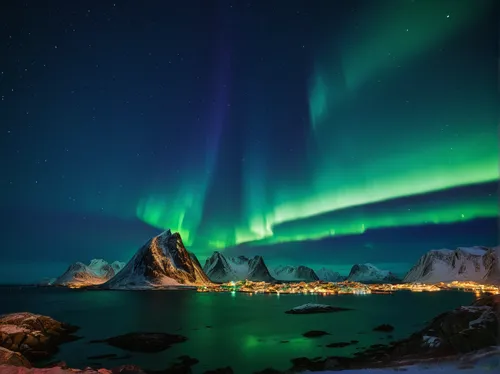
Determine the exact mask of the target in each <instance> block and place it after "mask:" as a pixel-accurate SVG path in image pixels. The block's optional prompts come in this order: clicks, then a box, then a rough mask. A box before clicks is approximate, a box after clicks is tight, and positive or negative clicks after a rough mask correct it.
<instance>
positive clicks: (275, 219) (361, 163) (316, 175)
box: [136, 0, 499, 253]
mask: <svg viewBox="0 0 500 374" xmlns="http://www.w3.org/2000/svg"><path fill="white" fill-rule="evenodd" d="M384 4H386V5H384V6H379V4H377V5H375V4H372V6H373V9H371V10H370V9H368V8H370V7H368V8H367V9H365V10H364V13H362V14H360V15H359V16H358V19H357V22H354V23H352V25H355V26H354V28H353V27H350V28H349V29H348V30H346V35H349V37H348V38H344V39H343V40H342V42H337V43H333V44H331V45H332V46H331V47H328V45H329V44H328V43H325V45H324V46H323V49H322V51H323V52H320V51H319V50H318V53H317V58H316V60H315V69H314V70H313V73H312V75H311V77H310V82H312V85H311V86H310V90H309V99H308V102H309V113H310V121H309V122H310V125H311V138H310V139H305V140H304V142H306V143H307V147H309V150H310V154H309V155H308V156H306V157H307V158H308V159H309V160H310V161H309V166H308V169H309V170H310V175H307V176H305V175H301V176H297V178H296V183H294V184H290V183H280V182H279V181H274V178H273V177H272V176H271V175H270V173H269V171H268V170H267V169H268V168H267V163H266V157H267V156H266V152H262V151H260V152H259V148H258V147H256V146H252V145H248V146H247V147H246V148H247V149H246V150H245V160H246V162H245V164H244V165H243V166H242V183H241V186H242V189H243V194H242V196H241V202H240V203H241V207H240V211H239V212H238V213H236V214H233V216H232V218H231V219H230V220H228V217H227V216H225V217H224V218H222V217H220V216H218V215H217V214H215V215H213V216H210V217H205V219H207V220H209V221H211V222H210V225H209V226H210V228H215V229H214V230H210V234H209V235H206V234H205V235H198V232H199V229H200V226H202V225H203V217H204V211H203V206H204V201H205V199H206V193H207V192H206V191H207V189H208V188H209V187H208V185H209V184H210V181H209V180H208V179H207V178H205V179H204V180H202V181H200V183H197V184H193V186H194V187H192V188H187V189H186V188H183V189H179V190H178V191H179V192H178V193H177V194H174V195H171V194H170V195H168V194H161V193H160V194H154V195H148V196H146V197H144V198H143V199H141V200H140V202H139V204H138V206H137V209H136V214H137V217H138V218H139V219H141V220H143V221H144V222H146V223H148V224H150V225H152V226H154V227H157V228H159V229H165V228H171V229H173V230H176V231H179V232H180V233H181V234H182V236H183V238H184V241H185V242H186V244H187V245H195V246H196V248H197V250H198V249H199V250H200V251H202V253H208V252H210V251H211V250H213V249H214V248H217V249H223V248H226V247H230V246H234V245H237V244H240V243H248V242H255V243H256V244H274V243H281V242H287V241H301V240H311V239H320V238H324V237H328V236H334V235H351V234H362V233H363V232H364V231H365V230H367V229H377V228H387V227H397V226H405V225H422V224H428V223H434V224H439V223H452V222H461V221H467V220H472V219H475V218H482V217H496V216H498V214H499V210H498V204H497V201H496V196H494V195H487V196H476V195H473V196H469V197H467V196H465V197H464V198H463V199H460V200H459V201H432V202H429V203H418V204H416V205H411V204H409V205H408V204H407V205H405V204H403V205H401V206H398V207H396V208H392V209H388V210H383V209H382V210H376V211H373V212H372V211H370V210H369V209H368V210H366V211H365V210H364V209H360V207H364V206H370V205H373V204H375V203H380V202H387V201H391V200H394V199H398V198H405V197H411V196H418V195H421V194H429V193H434V192H437V191H446V190H448V189H454V188H457V187H460V186H467V185H475V184H482V183H490V182H494V181H497V180H498V179H499V163H498V160H499V152H498V139H497V137H496V136H494V135H492V134H496V129H497V128H496V126H497V124H496V118H495V112H494V111H492V110H490V109H491V108H490V107H488V106H487V105H486V104H484V103H483V102H487V103H489V102H491V97H490V96H489V95H490V93H491V92H492V91H488V90H484V89H483V90H482V91H483V92H482V93H481V94H478V95H476V96H475V97H459V96H457V95H456V94H450V97H447V98H441V99H440V100H441V101H437V102H435V103H432V104H430V105H429V104H428V102H427V104H423V102H424V100H423V99H422V98H420V99H418V98H417V99H416V100H412V102H410V101H409V100H403V103H402V107H403V109H395V110H394V111H389V114H384V115H379V114H380V113H378V112H377V110H376V109H366V112H367V113H365V114H360V113H359V109H358V108H359V105H360V101H359V98H358V96H363V97H364V95H368V97H369V99H363V101H364V102H365V104H366V102H367V100H368V102H371V103H372V105H373V106H376V105H377V104H378V105H381V106H383V105H386V106H387V105H390V106H394V107H395V108H399V107H400V106H401V103H398V102H397V101H395V100H396V99H394V97H396V98H397V97H398V92H406V91H408V88H403V89H402V88H401V87H400V86H398V83H399V80H401V79H402V74H404V73H402V71H403V70H404V69H405V68H407V69H411V67H412V66H414V64H423V63H425V61H428V60H429V58H430V59H432V55H433V54H435V53H436V52H435V50H436V49H439V48H440V47H442V46H443V45H445V42H447V41H448V40H449V39H450V38H453V37H454V36H456V35H458V34H459V33H460V32H466V31H467V29H468V28H471V27H476V26H477V22H479V21H480V17H481V15H483V14H484V13H485V12H487V10H488V9H489V7H490V6H491V4H492V3H491V2H487V1H478V2H477V3H474V7H471V6H470V4H471V3H470V1H466V0H460V1H439V2H433V1H401V2H388V3H384ZM374 14H376V15H377V16H376V17H374V16H373V15H374ZM387 19H391V22H387ZM324 52H326V53H324ZM332 54H333V55H336V54H338V55H340V56H341V59H340V61H339V60H338V59H335V58H333V57H332ZM426 59H427V60H426ZM339 76H340V78H339ZM452 78H453V77H452V76H451V75H450V76H448V77H443V82H442V83H441V84H442V85H443V86H446V85H447V84H448V86H449V85H450V84H451V83H450V82H452V81H451V79H452ZM477 80H479V81H481V82H487V80H486V76H485V75H484V74H483V75H481V73H478V79H477ZM380 82H385V84H386V86H385V90H386V92H387V96H388V97H391V98H392V99H391V100H388V99H381V98H377V97H373V96H372V97H370V94H371V87H372V86H373V85H377V84H379V83H380ZM475 84H477V87H480V85H479V83H477V82H476V83H475ZM491 87H493V86H491ZM491 87H490V86H489V88H491ZM419 92H420V91H419ZM420 95H422V94H420ZM481 95H482V96H481ZM485 98H486V99H485ZM377 100H380V101H377ZM465 102H468V104H467V105H465ZM340 103H342V105H340ZM460 103H462V104H460ZM451 108H453V109H451ZM431 110H432V111H433V113H432V114H431ZM249 117H250V118H254V121H258V119H256V118H255V116H254V115H252V114H251V113H249ZM260 127H262V126H260ZM357 128H359V129H360V130H358V131H357V130H356V129H357ZM361 129H362V130H361ZM478 130H479V131H478ZM389 134H390V135H389ZM311 139H313V140H311ZM269 157H271V156H270V155H269ZM274 157H276V156H274ZM277 157H280V156H279V155H278V156H277ZM198 179H199V178H198ZM228 204H230V203H229V202H228ZM221 209H223V210H224V211H226V210H228V209H230V207H227V206H221ZM206 231H207V230H205V232H206Z"/></svg>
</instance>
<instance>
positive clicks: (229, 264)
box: [203, 252, 275, 283]
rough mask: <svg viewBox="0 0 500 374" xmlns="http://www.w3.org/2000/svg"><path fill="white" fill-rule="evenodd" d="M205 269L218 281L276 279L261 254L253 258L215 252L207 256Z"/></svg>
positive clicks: (212, 278)
mask: <svg viewBox="0 0 500 374" xmlns="http://www.w3.org/2000/svg"><path fill="white" fill-rule="evenodd" d="M203 271H204V272H205V274H207V276H208V278H210V280H211V281H212V282H218V283H223V282H230V281H237V280H244V279H248V280H251V281H265V282H272V281H274V280H275V278H273V276H272V275H271V273H270V272H269V269H268V268H267V266H266V264H265V262H264V259H263V258H262V257H261V256H255V257H253V258H251V259H249V258H248V257H245V256H239V257H225V256H224V255H223V254H222V253H220V252H214V253H213V254H212V256H210V257H209V258H207V260H206V262H205V266H203Z"/></svg>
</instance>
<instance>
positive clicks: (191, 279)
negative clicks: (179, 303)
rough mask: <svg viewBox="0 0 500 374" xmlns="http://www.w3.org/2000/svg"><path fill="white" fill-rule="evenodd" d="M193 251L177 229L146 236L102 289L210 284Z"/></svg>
mask: <svg viewBox="0 0 500 374" xmlns="http://www.w3.org/2000/svg"><path fill="white" fill-rule="evenodd" d="M209 283H210V280H209V279H208V277H207V276H206V275H205V273H204V272H203V270H202V269H201V266H200V265H199V262H198V260H197V259H196V256H194V254H192V253H189V252H188V251H187V250H186V248H185V247H184V244H183V243H182V238H181V236H180V234H179V233H173V234H172V232H171V231H170V230H167V231H165V232H163V233H161V234H160V235H158V236H155V237H154V238H152V239H150V240H148V242H147V243H146V244H144V245H143V246H142V247H141V248H140V249H139V250H138V251H137V253H136V254H135V255H134V257H132V259H131V260H130V261H129V262H128V263H127V264H126V265H125V267H124V268H123V269H122V270H121V271H120V272H119V273H118V274H117V275H116V276H115V277H113V278H112V279H110V280H109V281H107V282H106V283H104V284H102V285H101V288H105V289H154V288H169V287H186V286H196V285H202V284H209Z"/></svg>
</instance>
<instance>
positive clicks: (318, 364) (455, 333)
mask: <svg viewBox="0 0 500 374" xmlns="http://www.w3.org/2000/svg"><path fill="white" fill-rule="evenodd" d="M499 314H500V295H492V296H486V297H484V298H481V299H478V300H476V301H475V302H474V303H473V304H472V305H470V306H462V307H459V308H457V309H455V310H452V311H449V312H446V313H443V314H441V315H439V316H437V317H436V318H434V319H433V320H432V321H430V323H429V324H428V325H427V326H426V327H425V328H423V329H422V330H420V331H418V332H416V333H414V334H412V335H411V336H410V337H408V338H407V339H403V340H400V341H396V342H392V343H390V344H389V345H383V344H375V345H373V346H371V347H370V348H368V349H366V350H364V351H360V352H357V353H356V354H355V356H354V357H329V358H327V359H322V360H315V359H309V358H306V357H300V358H297V359H295V360H292V364H293V365H292V368H291V369H290V371H291V372H296V371H301V370H302V371H304V370H311V371H315V370H316V371H317V370H345V369H362V368H367V367H383V366H391V365H394V364H396V363H400V362H412V361H413V362H415V361H419V360H423V359H429V360H432V359H439V358H443V357H456V356H457V355H464V354H468V353H471V352H477V351H480V350H483V349H488V348H490V347H492V346H496V345H498V341H499V340H498V339H499V327H500V324H499V321H500V316H499Z"/></svg>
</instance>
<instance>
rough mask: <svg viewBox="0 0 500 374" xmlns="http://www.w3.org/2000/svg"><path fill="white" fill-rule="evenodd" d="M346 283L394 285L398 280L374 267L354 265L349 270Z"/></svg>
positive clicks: (388, 272)
mask: <svg viewBox="0 0 500 374" xmlns="http://www.w3.org/2000/svg"><path fill="white" fill-rule="evenodd" d="M347 280H348V281H351V282H360V283H363V282H365V283H395V282H399V281H400V280H399V279H398V278H397V277H396V276H395V275H394V274H392V273H391V272H390V271H387V270H380V269H379V268H378V267H376V266H375V265H372V264H369V263H366V264H356V265H354V266H353V267H352V268H351V272H350V273H349V275H348V277H347Z"/></svg>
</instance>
